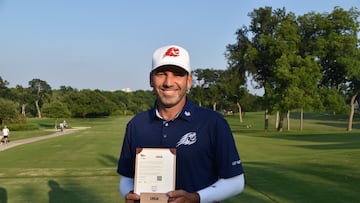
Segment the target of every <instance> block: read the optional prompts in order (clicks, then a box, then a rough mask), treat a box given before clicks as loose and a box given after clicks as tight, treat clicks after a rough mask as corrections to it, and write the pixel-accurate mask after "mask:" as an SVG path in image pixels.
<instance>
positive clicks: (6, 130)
mask: <svg viewBox="0 0 360 203" xmlns="http://www.w3.org/2000/svg"><path fill="white" fill-rule="evenodd" d="M2 136H3V137H4V143H5V144H7V143H8V139H9V136H10V130H9V128H8V127H7V126H6V125H5V126H4V128H3V130H2Z"/></svg>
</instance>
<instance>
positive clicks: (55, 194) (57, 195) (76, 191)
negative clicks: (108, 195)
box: [48, 180, 99, 203]
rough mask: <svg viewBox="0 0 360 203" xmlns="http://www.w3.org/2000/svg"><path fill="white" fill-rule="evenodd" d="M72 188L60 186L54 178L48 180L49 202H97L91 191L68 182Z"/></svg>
mask: <svg viewBox="0 0 360 203" xmlns="http://www.w3.org/2000/svg"><path fill="white" fill-rule="evenodd" d="M70 184H71V185H72V188H64V187H61V186H60V184H59V183H58V182H56V181H55V180H49V181H48V185H49V187H50V191H49V192H48V195H49V203H64V202H66V203H85V202H86V203H97V202H99V200H98V199H97V198H96V197H95V196H93V194H92V193H90V192H87V191H85V189H84V188H81V187H79V185H77V184H76V183H70Z"/></svg>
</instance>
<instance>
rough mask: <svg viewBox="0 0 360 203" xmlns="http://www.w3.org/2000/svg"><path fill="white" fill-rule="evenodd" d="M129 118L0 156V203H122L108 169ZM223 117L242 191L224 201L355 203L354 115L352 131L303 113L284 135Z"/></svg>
mask: <svg viewBox="0 0 360 203" xmlns="http://www.w3.org/2000/svg"><path fill="white" fill-rule="evenodd" d="M130 118H131V117H110V118H101V119H73V120H69V125H70V126H73V127H90V128H87V129H84V130H80V131H78V132H75V133H72V134H68V135H64V136H58V137H55V138H51V139H48V140H41V141H38V142H34V143H29V144H25V145H21V146H17V147H14V148H11V149H8V150H6V151H2V152H0V203H3V202H6V203H18V202H36V203H46V202H49V203H60V202H66V203H72V202H74V203H75V202H76V203H79V202H80V203H81V202H84V203H85V202H87V203H89V202H90V203H95V202H96V203H98V202H106V203H107V202H109V203H112V202H120V203H123V202H124V201H123V198H122V197H121V196H120V194H119V192H118V182H119V176H118V175H117V173H116V166H117V159H118V156H119V152H120V148H121V144H122V139H123V135H124V131H125V126H126V123H127V121H128V120H129V119H130ZM226 118H227V119H228V120H229V123H230V126H231V128H232V130H233V132H234V138H235V141H236V144H237V147H238V149H239V152H240V156H241V159H242V162H243V165H244V169H245V180H246V187H245V191H244V192H243V193H242V194H240V195H238V196H236V197H233V198H231V199H229V200H226V201H224V202H227V203H238V202H359V201H360V195H359V194H358V188H360V122H359V119H358V118H357V119H355V123H354V126H353V131H352V132H346V131H345V128H346V120H344V119H343V118H341V117H331V116H328V115H326V116H311V117H310V115H309V116H305V126H304V130H303V131H299V130H298V120H296V119H294V120H292V126H291V127H292V128H291V131H289V132H288V131H287V130H286V129H284V132H281V133H279V132H276V131H275V129H274V127H273V125H272V124H270V130H269V132H264V130H263V126H264V125H263V121H262V118H263V114H262V113H246V115H245V117H244V122H243V123H240V122H239V121H238V117H237V116H235V115H234V116H229V117H226ZM307 118H308V119H307ZM306 119H307V120H306ZM273 121H274V119H273V117H271V118H270V122H273ZM44 122H47V121H44ZM49 126H51V125H49ZM16 134H18V132H16V133H14V136H15V135H16ZM27 134H28V133H27ZM33 136H36V135H33ZM14 139H15V138H14ZM10 144H11V143H10Z"/></svg>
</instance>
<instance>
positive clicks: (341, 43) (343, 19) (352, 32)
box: [298, 7, 360, 130]
mask: <svg viewBox="0 0 360 203" xmlns="http://www.w3.org/2000/svg"><path fill="white" fill-rule="evenodd" d="M359 15H360V12H359V11H357V10H356V8H351V9H349V11H345V10H344V9H342V8H340V7H335V8H334V10H333V11H332V12H331V13H324V14H322V15H321V14H316V13H313V12H311V13H309V14H306V15H304V16H301V17H299V19H298V22H299V26H300V30H301V35H302V36H303V39H302V47H301V53H302V54H311V55H313V56H315V57H316V59H317V61H318V63H319V64H321V66H322V74H323V79H322V81H321V85H320V88H321V89H323V91H326V92H330V93H331V94H330V95H331V96H332V97H336V98H338V97H339V96H341V97H344V100H348V101H349V102H350V107H351V111H350V115H349V124H348V130H351V125H352V117H353V115H354V109H353V108H354V103H355V101H356V98H357V97H358V95H359V90H360V89H359V86H358V84H359V80H360V73H359V67H360V62H359V58H360V57H359V55H360V54H359V39H358V32H359V22H358V21H357V19H358V17H359ZM334 93H337V94H339V96H335V95H334ZM346 97H348V98H346ZM325 98H326V97H325ZM332 101H334V103H333V104H330V103H331V102H332ZM324 102H327V103H328V105H329V106H328V107H330V106H333V107H334V109H333V110H334V111H336V110H339V109H344V107H345V106H344V105H343V106H342V107H339V106H338V105H339V104H342V103H343V102H341V103H339V99H335V100H329V99H325V100H324Z"/></svg>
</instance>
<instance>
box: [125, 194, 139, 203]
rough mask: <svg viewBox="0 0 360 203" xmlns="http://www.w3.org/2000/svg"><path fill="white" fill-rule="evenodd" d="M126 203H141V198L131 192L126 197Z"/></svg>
mask: <svg viewBox="0 0 360 203" xmlns="http://www.w3.org/2000/svg"><path fill="white" fill-rule="evenodd" d="M125 202H126V203H136V202H140V196H139V195H137V194H135V193H133V192H129V193H127V194H126V195H125Z"/></svg>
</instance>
